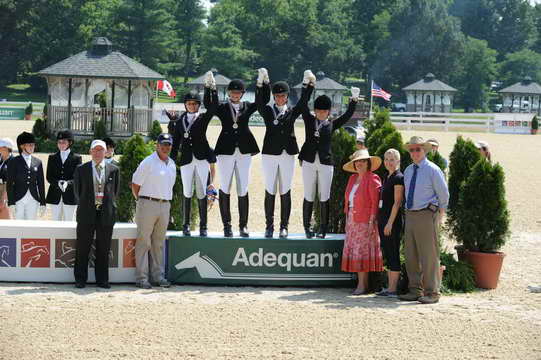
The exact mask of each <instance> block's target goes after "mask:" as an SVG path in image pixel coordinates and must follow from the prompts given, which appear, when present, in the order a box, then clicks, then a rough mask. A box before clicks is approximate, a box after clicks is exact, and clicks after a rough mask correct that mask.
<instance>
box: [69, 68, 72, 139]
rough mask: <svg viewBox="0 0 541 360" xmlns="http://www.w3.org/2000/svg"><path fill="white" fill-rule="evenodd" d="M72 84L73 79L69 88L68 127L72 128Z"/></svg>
mask: <svg viewBox="0 0 541 360" xmlns="http://www.w3.org/2000/svg"><path fill="white" fill-rule="evenodd" d="M71 85H72V79H71V78H70V79H69V88H68V129H69V130H71Z"/></svg>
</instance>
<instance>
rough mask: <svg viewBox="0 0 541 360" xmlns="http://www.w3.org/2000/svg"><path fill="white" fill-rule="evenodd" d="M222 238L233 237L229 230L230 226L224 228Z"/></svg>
mask: <svg viewBox="0 0 541 360" xmlns="http://www.w3.org/2000/svg"><path fill="white" fill-rule="evenodd" d="M224 237H233V230H231V226H225V227H224Z"/></svg>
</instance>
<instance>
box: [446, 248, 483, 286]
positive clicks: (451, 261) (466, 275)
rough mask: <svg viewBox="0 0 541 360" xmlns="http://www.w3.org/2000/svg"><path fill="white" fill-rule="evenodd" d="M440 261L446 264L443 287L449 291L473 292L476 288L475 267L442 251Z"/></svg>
mask: <svg viewBox="0 0 541 360" xmlns="http://www.w3.org/2000/svg"><path fill="white" fill-rule="evenodd" d="M440 263H441V265H444V266H445V272H444V274H443V281H442V288H443V289H446V290H448V291H460V292H472V291H474V290H475V274H474V272H473V267H472V266H471V265H470V264H468V263H466V262H463V261H457V260H455V258H454V256H453V254H450V253H445V252H443V253H441V254H440Z"/></svg>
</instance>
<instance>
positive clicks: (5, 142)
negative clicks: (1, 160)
mask: <svg viewBox="0 0 541 360" xmlns="http://www.w3.org/2000/svg"><path fill="white" fill-rule="evenodd" d="M0 147H7V148H8V149H11V150H13V149H15V143H14V142H13V140H11V139H10V138H3V139H0Z"/></svg>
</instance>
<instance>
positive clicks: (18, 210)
mask: <svg viewBox="0 0 541 360" xmlns="http://www.w3.org/2000/svg"><path fill="white" fill-rule="evenodd" d="M38 209H39V202H37V201H36V199H34V198H33V197H32V194H30V190H28V191H27V192H26V194H25V195H24V196H23V198H22V199H21V200H19V201H17V202H16V203H15V219H17V220H36V219H37V218H38Z"/></svg>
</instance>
